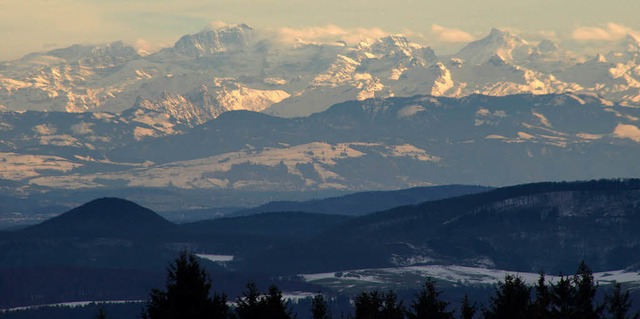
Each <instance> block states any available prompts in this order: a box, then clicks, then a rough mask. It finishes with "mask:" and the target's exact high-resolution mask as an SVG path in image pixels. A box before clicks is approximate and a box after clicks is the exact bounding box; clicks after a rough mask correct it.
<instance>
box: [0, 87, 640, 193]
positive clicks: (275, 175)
mask: <svg viewBox="0 0 640 319" xmlns="http://www.w3.org/2000/svg"><path fill="white" fill-rule="evenodd" d="M101 114H103V113H81V114H74V113H58V112H49V113H34V112H24V113H16V112H4V113H0V117H1V119H2V125H3V127H4V131H3V134H2V135H1V136H0V152H1V155H2V157H1V158H2V160H1V161H0V178H1V180H2V184H3V185H4V186H5V189H6V190H7V194H10V193H12V192H13V193H14V194H15V193H16V190H17V191H18V192H19V194H22V195H24V194H29V193H36V192H40V191H55V190H68V189H75V190H78V189H85V190H89V189H93V190H106V189H110V188H121V187H125V188H155V189H159V188H165V189H169V188H170V189H174V190H209V191H224V190H235V191H238V190H240V191H256V192H258V191H270V192H298V191H328V190H334V191H361V190H375V189H399V188H406V187H414V186H419V185H430V184H451V183H458V184H478V185H504V184H517V183H524V182H529V181H540V180H577V179H585V178H601V177H621V176H622V177H625V176H639V175H640V167H638V166H637V165H629V159H630V158H635V157H637V156H639V155H640V154H638V153H639V152H640V148H638V143H640V128H638V125H639V124H638V121H639V119H640V109H638V108H632V107H625V106H621V105H620V104H614V103H610V102H608V101H605V100H602V99H601V98H598V97H594V96H591V95H575V94H550V95H531V94H521V95H510V96H504V97H490V96H483V95H471V96H468V97H465V98H460V99H457V98H445V97H433V96H413V97H408V98H389V99H370V100H366V101H350V102H345V103H341V104H337V105H334V106H332V107H331V108H329V109H328V110H325V111H323V112H320V113H315V114H313V115H310V116H307V117H300V118H291V119H287V118H279V117H273V116H271V115H267V114H262V113H256V112H250V111H232V112H226V113H223V114H222V115H221V116H219V117H218V118H216V119H213V120H211V121H209V122H206V123H204V124H201V125H198V126H196V127H194V128H190V129H188V130H186V131H184V132H183V133H182V134H176V135H165V136H161V137H156V138H143V139H141V140H138V139H136V138H135V132H137V131H140V130H141V129H143V130H144V129H149V130H151V128H150V126H144V127H143V126H142V124H140V123H138V122H133V121H131V120H129V119H126V118H124V117H123V116H124V115H110V116H101ZM60 123H62V124H60ZM145 125H146V124H145ZM155 132H158V130H156V131H155ZM22 195H21V196H22Z"/></svg>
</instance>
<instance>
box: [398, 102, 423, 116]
mask: <svg viewBox="0 0 640 319" xmlns="http://www.w3.org/2000/svg"><path fill="white" fill-rule="evenodd" d="M424 111H425V108H424V107H422V106H420V105H410V106H405V107H403V108H401V109H400V110H399V111H398V118H400V119H403V118H407V117H412V116H414V115H416V114H418V113H419V112H424Z"/></svg>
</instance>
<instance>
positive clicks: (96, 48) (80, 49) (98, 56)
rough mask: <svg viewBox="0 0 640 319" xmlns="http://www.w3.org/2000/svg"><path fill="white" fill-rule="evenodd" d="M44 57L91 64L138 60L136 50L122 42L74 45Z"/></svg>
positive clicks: (48, 53)
mask: <svg viewBox="0 0 640 319" xmlns="http://www.w3.org/2000/svg"><path fill="white" fill-rule="evenodd" d="M45 55H48V56H53V57H57V58H60V59H63V60H65V61H66V62H69V63H71V62H92V63H99V62H101V61H104V60H105V59H107V60H111V61H113V62H116V61H123V62H124V61H127V60H130V59H133V58H138V57H140V55H139V54H138V52H137V50H136V49H135V48H134V47H132V46H129V45H126V44H125V43H124V42H122V41H116V42H112V43H107V44H101V45H81V44H75V45H72V46H69V47H66V48H61V49H55V50H51V51H48V52H46V53H45Z"/></svg>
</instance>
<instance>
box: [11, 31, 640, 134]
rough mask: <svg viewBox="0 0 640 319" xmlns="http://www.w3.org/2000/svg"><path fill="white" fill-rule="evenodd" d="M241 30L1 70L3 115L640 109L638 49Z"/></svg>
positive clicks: (115, 46) (203, 117)
mask: <svg viewBox="0 0 640 319" xmlns="http://www.w3.org/2000/svg"><path fill="white" fill-rule="evenodd" d="M265 34H268V33H266V32H260V31H258V30H254V29H252V28H251V27H249V26H247V25H244V24H241V25H235V26H226V27H223V28H220V29H215V30H206V31H202V32H200V33H196V34H191V35H185V36H183V37H182V38H180V39H179V40H178V41H177V42H176V43H175V45H174V46H173V47H171V48H165V49H162V50H160V51H159V52H155V53H153V54H149V53H147V52H143V51H138V50H136V49H135V48H133V47H131V46H127V45H125V44H123V43H121V42H115V43H111V44H106V45H100V46H81V45H75V46H71V47H68V48H63V49H57V50H53V51H49V52H45V53H34V54H30V55H27V56H25V57H23V58H21V59H19V60H16V61H8V62H4V63H1V64H0V109H7V110H15V111H22V110H37V111H66V112H85V111H102V112H116V113H117V112H122V111H124V110H127V109H130V108H136V109H140V110H143V111H147V110H152V111H155V112H160V113H165V114H168V115H169V116H170V117H172V118H173V119H174V120H176V121H178V122H180V123H184V124H186V125H190V126H193V125H196V124H201V123H204V122H205V121H207V120H210V119H212V118H215V117H217V116H218V115H220V114H221V113H222V112H225V111H229V110H251V111H263V112H266V113H269V114H273V115H278V116H284V117H293V116H306V115H309V114H311V113H315V112H320V111H323V110H325V109H327V108H328V107H329V106H331V105H333V104H335V103H339V102H344V101H347V100H364V99H368V98H374V97H375V98H385V97H392V96H396V97H403V96H412V95H416V94H428V95H434V96H447V97H463V96H468V95H470V94H484V95H495V96H502V95H508V94H517V93H533V94H549V93H564V92H574V93H585V92H588V93H595V94H598V95H599V96H600V97H602V98H604V99H607V100H611V101H613V102H618V103H621V104H623V105H632V106H636V105H638V104H640V63H639V58H638V53H639V52H640V49H639V48H640V42H639V41H638V39H637V38H635V37H633V36H632V35H629V36H627V37H626V38H625V39H624V40H623V41H621V42H620V43H619V45H617V46H616V47H615V48H612V49H611V51H610V52H602V54H599V55H597V56H586V55H581V54H579V53H573V52H569V51H567V50H563V49H562V48H560V47H559V45H558V44H557V43H554V42H552V41H550V40H544V41H541V42H537V43H533V42H528V41H526V40H525V39H523V38H521V37H520V36H518V35H517V34H514V33H512V32H509V31H503V30H498V29H493V30H491V32H490V34H489V35H488V36H487V37H485V38H483V39H480V40H477V41H474V42H471V43H469V44H468V45H466V46H465V47H464V48H462V49H461V50H460V51H459V52H458V53H456V54H453V55H450V56H438V55H436V54H435V52H434V51H433V50H432V49H430V48H429V47H427V46H424V45H420V44H417V43H414V42H411V41H410V40H409V39H407V38H406V37H404V36H402V35H394V36H387V37H383V38H379V39H363V40H362V41H361V42H360V43H357V44H355V45H347V44H345V43H344V42H335V43H308V42H303V41H297V42H295V43H294V44H283V43H282V41H278V39H276V38H271V37H269V36H265Z"/></svg>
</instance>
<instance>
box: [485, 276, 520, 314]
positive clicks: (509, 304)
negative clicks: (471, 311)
mask: <svg viewBox="0 0 640 319" xmlns="http://www.w3.org/2000/svg"><path fill="white" fill-rule="evenodd" d="M530 293H531V292H530V289H529V287H527V285H526V284H525V282H524V281H523V280H522V278H520V277H517V276H513V275H506V276H505V277H504V282H502V281H501V282H498V286H497V287H496V292H495V296H494V297H491V300H490V304H489V309H487V310H486V311H485V314H484V315H485V318H486V319H528V318H531V314H530V311H529V310H530V304H531V296H530Z"/></svg>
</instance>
